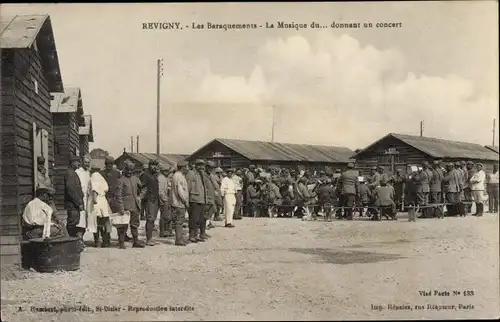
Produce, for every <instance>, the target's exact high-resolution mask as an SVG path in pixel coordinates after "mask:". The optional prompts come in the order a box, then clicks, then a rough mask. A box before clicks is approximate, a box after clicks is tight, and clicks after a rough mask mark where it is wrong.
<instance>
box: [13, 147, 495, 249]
mask: <svg viewBox="0 0 500 322" xmlns="http://www.w3.org/2000/svg"><path fill="white" fill-rule="evenodd" d="M37 161H38V171H37V185H36V197H35V198H34V199H33V200H32V201H31V202H30V203H28V205H27V206H26V208H25V210H24V213H23V234H24V237H25V239H31V238H37V237H42V235H43V232H44V225H45V224H46V223H48V222H50V225H49V226H50V227H49V228H50V229H49V231H50V235H51V236H65V235H66V236H72V237H78V238H80V239H81V241H82V243H81V244H82V247H83V236H84V234H85V233H86V232H90V233H92V234H93V237H94V242H95V246H96V247H109V246H110V241H111V238H110V234H111V229H112V226H115V227H116V228H117V232H118V241H119V247H120V248H122V249H124V248H126V246H125V242H126V241H131V242H132V247H136V248H143V247H145V246H154V245H157V242H156V241H155V240H154V238H153V234H154V232H155V230H156V227H155V221H156V219H157V217H158V214H159V215H160V221H159V229H158V230H159V237H161V238H168V237H175V245H178V246H185V245H187V244H188V243H198V242H205V241H206V240H207V239H209V238H210V236H209V235H208V234H207V230H209V229H211V228H214V227H215V225H214V221H219V220H221V219H222V218H221V217H223V220H224V221H225V223H224V227H227V228H233V227H235V226H234V224H233V220H238V219H242V217H243V215H247V216H251V217H260V216H269V217H278V216H297V217H302V216H304V214H305V213H306V212H307V209H309V208H311V209H312V213H313V215H317V214H319V213H320V212H323V213H325V214H326V215H327V216H329V215H330V214H331V210H332V209H335V208H336V209H337V210H336V211H335V216H336V217H337V218H339V219H346V220H352V219H353V215H354V213H355V212H356V211H359V213H360V215H367V216H369V217H371V219H373V220H379V219H381V217H382V216H385V217H387V218H392V219H395V216H396V213H397V210H398V209H401V210H404V209H405V208H407V207H409V206H410V207H411V206H417V207H419V208H420V209H421V211H422V217H438V218H442V217H443V216H444V212H443V208H442V207H439V206H438V205H446V208H447V215H448V216H457V215H459V216H465V215H466V214H467V213H468V212H470V210H471V205H472V203H475V205H476V212H475V213H474V214H473V215H474V216H482V215H483V212H484V202H485V190H486V191H487V194H488V196H489V207H488V210H489V211H490V212H492V213H497V212H498V204H499V202H498V194H499V183H498V165H497V164H495V165H494V169H493V172H491V173H488V174H486V173H485V171H484V170H483V165H482V164H481V163H476V164H474V163H472V162H456V163H447V164H442V162H441V161H438V160H436V161H434V162H433V163H432V166H431V165H430V164H429V163H427V162H424V163H423V164H422V165H421V167H416V168H415V169H413V170H412V171H409V172H408V173H402V171H401V170H396V173H395V174H391V173H390V172H389V171H387V170H386V169H384V168H383V167H374V168H372V169H371V172H370V174H369V175H367V176H362V175H361V174H360V173H359V172H358V171H356V170H354V164H353V163H349V164H348V165H347V169H346V170H345V171H341V170H335V171H329V172H327V171H320V172H319V173H318V174H316V173H314V174H311V173H309V172H308V171H305V172H303V173H298V172H297V171H296V170H295V169H288V168H278V167H270V168H268V169H266V171H264V170H263V169H261V168H257V167H256V166H254V165H250V166H249V168H242V169H237V170H234V169H227V170H226V171H223V170H222V169H221V168H219V167H217V166H216V164H215V163H214V162H213V161H204V160H196V161H195V162H194V163H193V164H188V163H187V162H185V161H179V162H178V163H177V165H176V167H175V168H172V169H169V168H166V169H163V168H160V167H159V164H158V162H157V161H156V160H151V161H150V162H149V164H148V165H147V167H146V168H144V169H142V171H140V170H139V171H137V169H136V168H135V164H134V163H133V162H131V161H130V160H127V161H125V165H124V168H123V169H122V171H119V170H117V169H116V166H115V165H114V163H115V162H114V159H113V158H112V157H108V158H106V161H105V169H104V170H101V171H99V170H98V169H90V163H91V162H90V157H84V158H83V162H80V158H79V157H76V156H75V157H72V158H71V161H70V166H69V168H68V170H67V173H66V175H65V177H64V207H65V211H66V213H67V220H66V223H64V222H63V221H61V220H60V219H59V218H58V216H57V209H56V206H55V203H54V194H55V191H54V186H53V184H52V181H51V180H50V178H49V177H48V175H47V173H46V169H45V160H44V159H43V158H39V159H38V160H37ZM141 216H144V218H145V220H146V225H145V231H146V240H145V241H141V240H140V239H139V233H138V229H139V225H140V219H141ZM186 219H187V226H188V231H189V234H188V236H184V234H183V226H184V224H185V221H186ZM128 231H130V235H131V236H130V235H128V233H127V232H128Z"/></svg>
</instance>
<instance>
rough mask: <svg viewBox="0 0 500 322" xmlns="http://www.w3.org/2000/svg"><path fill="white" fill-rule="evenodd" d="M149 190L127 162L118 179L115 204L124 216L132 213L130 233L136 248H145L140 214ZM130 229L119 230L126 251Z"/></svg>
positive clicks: (121, 243)
mask: <svg viewBox="0 0 500 322" xmlns="http://www.w3.org/2000/svg"><path fill="white" fill-rule="evenodd" d="M146 191H147V188H145V187H143V185H142V183H141V180H140V179H139V178H138V177H137V176H136V175H134V164H133V163H132V162H131V161H129V160H126V161H125V167H124V168H123V174H122V176H121V177H120V178H119V179H118V182H117V184H116V190H115V202H116V208H117V210H118V212H120V213H122V214H124V212H125V211H128V212H130V222H129V225H130V231H131V233H132V240H133V244H132V247H134V248H144V246H145V245H144V243H142V242H141V241H140V240H139V225H140V219H141V215H140V213H139V211H140V209H141V208H140V206H141V200H142V198H143V197H144V195H145V194H146ZM127 229H128V227H120V228H117V231H118V242H119V247H120V248H121V249H125V248H126V247H125V236H126V233H127Z"/></svg>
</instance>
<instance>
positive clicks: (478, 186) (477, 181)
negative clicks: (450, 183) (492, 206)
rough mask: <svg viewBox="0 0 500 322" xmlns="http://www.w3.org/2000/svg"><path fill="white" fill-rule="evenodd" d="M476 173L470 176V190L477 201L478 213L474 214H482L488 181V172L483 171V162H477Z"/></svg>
mask: <svg viewBox="0 0 500 322" xmlns="http://www.w3.org/2000/svg"><path fill="white" fill-rule="evenodd" d="M476 170H477V171H476V173H474V175H473V176H472V178H470V190H471V192H472V199H473V200H474V202H475V203H476V213H475V214H473V216H478V217H480V216H482V215H483V210H484V188H485V183H486V173H484V171H483V165H482V164H481V163H478V164H476Z"/></svg>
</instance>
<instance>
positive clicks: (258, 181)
mask: <svg viewBox="0 0 500 322" xmlns="http://www.w3.org/2000/svg"><path fill="white" fill-rule="evenodd" d="M254 183H262V180H260V179H256V180H255V181H254Z"/></svg>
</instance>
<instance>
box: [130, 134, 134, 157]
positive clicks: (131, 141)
mask: <svg viewBox="0 0 500 322" xmlns="http://www.w3.org/2000/svg"><path fill="white" fill-rule="evenodd" d="M130 153H134V137H133V136H131V137H130Z"/></svg>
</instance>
